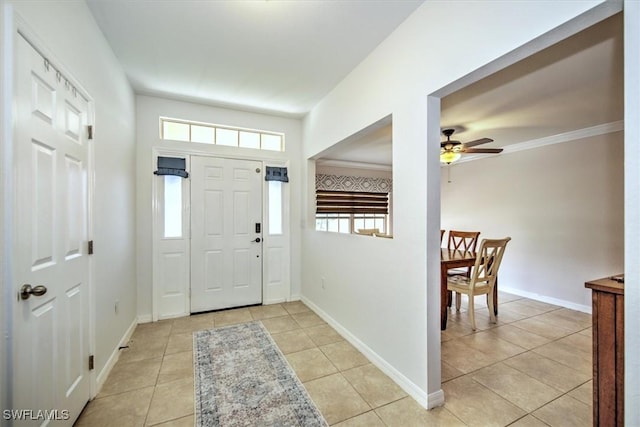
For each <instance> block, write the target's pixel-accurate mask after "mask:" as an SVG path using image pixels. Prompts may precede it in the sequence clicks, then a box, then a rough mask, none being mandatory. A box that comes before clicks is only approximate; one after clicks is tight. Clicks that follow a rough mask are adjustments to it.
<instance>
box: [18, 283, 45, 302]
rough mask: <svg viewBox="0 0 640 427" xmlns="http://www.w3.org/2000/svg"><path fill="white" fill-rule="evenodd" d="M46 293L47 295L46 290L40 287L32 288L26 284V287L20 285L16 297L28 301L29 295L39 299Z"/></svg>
mask: <svg viewBox="0 0 640 427" xmlns="http://www.w3.org/2000/svg"><path fill="white" fill-rule="evenodd" d="M46 293H47V288H46V287H44V286H42V285H38V286H33V287H32V286H31V285H29V284H26V285H22V287H21V288H20V292H18V296H19V297H20V299H29V297H31V295H35V296H37V297H40V296H42V295H44V294H46Z"/></svg>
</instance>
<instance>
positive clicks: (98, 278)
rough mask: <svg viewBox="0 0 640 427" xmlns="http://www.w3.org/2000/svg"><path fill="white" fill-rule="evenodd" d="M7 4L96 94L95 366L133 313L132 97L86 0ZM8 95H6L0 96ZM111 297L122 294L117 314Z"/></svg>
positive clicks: (108, 353)
mask: <svg viewBox="0 0 640 427" xmlns="http://www.w3.org/2000/svg"><path fill="white" fill-rule="evenodd" d="M7 4H9V5H11V6H12V7H13V9H14V10H15V12H16V13H17V14H18V15H19V16H20V17H21V18H22V19H23V20H24V21H25V22H26V24H27V25H28V27H29V28H30V29H31V30H32V32H33V33H35V35H36V36H37V37H38V38H39V39H40V40H42V41H43V42H44V44H45V48H46V49H48V50H49V51H51V52H53V54H54V55H55V57H56V59H57V60H58V61H59V62H60V63H61V65H62V66H64V68H65V69H67V70H69V72H70V73H71V74H73V76H74V77H75V78H76V79H77V80H78V81H79V82H80V84H81V86H83V87H84V89H85V90H87V92H88V93H89V94H90V95H91V97H92V98H93V100H94V101H95V138H94V146H95V192H94V205H93V206H94V210H93V230H94V233H93V239H94V241H95V255H93V258H92V261H93V271H92V273H93V274H92V280H93V289H94V295H95V301H96V302H97V304H96V306H95V307H94V310H93V311H94V314H95V321H94V325H93V326H94V331H95V337H96V348H95V360H96V372H97V373H100V372H101V370H102V369H103V368H104V367H105V364H106V362H107V360H108V358H109V357H110V356H111V355H112V353H113V351H114V350H116V351H117V347H118V345H119V343H120V340H121V339H122V337H123V336H124V334H125V333H126V331H127V330H128V328H129V327H130V326H131V324H132V322H134V321H135V318H136V317H135V315H136V286H135V280H136V277H135V271H136V254H135V240H136V232H135V162H134V161H135V146H134V129H135V122H134V113H135V105H134V101H135V99H134V96H133V92H132V90H131V87H130V85H129V83H128V82H127V79H126V77H125V75H124V72H123V70H122V68H121V66H120V64H119V63H118V61H117V60H116V58H115V56H114V54H113V52H112V51H111V49H110V47H109V46H108V44H107V42H106V41H105V39H104V37H103V35H102V33H101V32H100V30H99V28H98V26H97V25H96V23H95V21H94V20H93V17H92V15H91V13H90V12H89V9H88V8H87V6H86V4H85V3H84V2H82V1H33V2H25V1H14V0H8V1H7ZM3 81H4V78H3ZM10 101H11V100H10V99H4V98H3V104H4V103H5V102H10ZM5 107H6V105H5ZM4 143H5V144H7V145H10V144H11V141H4ZM4 208H6V209H9V208H10V207H8V206H4ZM116 300H118V301H120V308H119V312H118V313H117V314H116V313H115V310H114V302H115V301H116Z"/></svg>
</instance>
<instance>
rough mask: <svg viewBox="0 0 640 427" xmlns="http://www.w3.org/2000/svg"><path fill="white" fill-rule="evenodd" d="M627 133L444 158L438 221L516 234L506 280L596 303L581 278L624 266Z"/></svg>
mask: <svg viewBox="0 0 640 427" xmlns="http://www.w3.org/2000/svg"><path fill="white" fill-rule="evenodd" d="M623 142H624V135H623V132H616V133H611V134H606V135H600V136H597V137H591V138H587V139H580V140H576V141H571V142H565V143H561V144H555V145H551V146H546V147H542V148H536V149H532V150H526V151H518V152H514V153H510V154H503V155H500V156H495V157H488V158H484V159H480V160H474V161H470V162H464V163H458V164H455V163H454V164H452V165H451V166H449V167H450V168H451V170H450V171H448V170H447V168H448V167H446V166H445V167H443V168H442V191H441V195H442V209H441V211H442V222H441V226H442V228H443V229H445V230H452V229H454V230H474V231H475V230H477V231H480V232H481V234H480V238H481V239H482V238H500V237H505V236H511V237H512V239H513V240H512V241H511V242H510V243H509V246H508V248H507V251H506V252H505V256H504V259H503V261H502V265H501V266H500V281H499V287H500V288H501V289H504V290H512V291H513V292H516V293H519V294H521V295H525V296H533V297H538V298H542V299H544V300H546V301H549V302H555V303H560V304H563V305H564V306H568V307H571V308H575V309H580V310H582V311H588V312H590V311H591V291H590V290H588V289H585V287H584V282H586V281H588V280H591V279H597V278H600V277H605V276H609V275H612V274H616V273H622V272H623V271H624V175H623V172H624V170H623V168H622V165H623V162H624V153H623ZM449 174H450V178H451V183H448V182H447V177H448V176H449ZM445 238H446V236H445Z"/></svg>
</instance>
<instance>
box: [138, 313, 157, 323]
mask: <svg viewBox="0 0 640 427" xmlns="http://www.w3.org/2000/svg"><path fill="white" fill-rule="evenodd" d="M151 322H153V318H152V317H151V315H150V314H143V315H140V316H138V324H140V323H151Z"/></svg>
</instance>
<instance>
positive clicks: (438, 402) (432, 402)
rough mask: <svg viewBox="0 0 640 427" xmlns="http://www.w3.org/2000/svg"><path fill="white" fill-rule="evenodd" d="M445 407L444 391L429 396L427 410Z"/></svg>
mask: <svg viewBox="0 0 640 427" xmlns="http://www.w3.org/2000/svg"><path fill="white" fill-rule="evenodd" d="M442 405H444V391H443V390H442V389H440V390H438V391H436V392H435V393H431V394H430V395H428V396H427V409H433V408H436V407H438V406H442Z"/></svg>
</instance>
